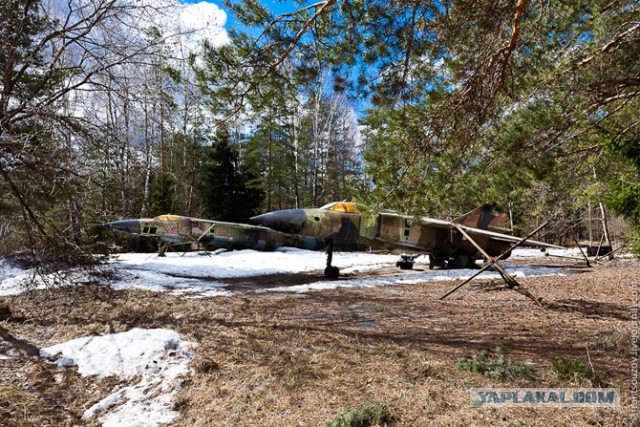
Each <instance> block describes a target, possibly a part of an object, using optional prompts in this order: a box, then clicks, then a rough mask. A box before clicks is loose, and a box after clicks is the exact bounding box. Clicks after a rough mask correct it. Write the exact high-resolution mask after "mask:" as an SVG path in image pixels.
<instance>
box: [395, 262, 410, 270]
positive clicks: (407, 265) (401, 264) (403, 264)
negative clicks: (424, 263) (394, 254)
mask: <svg viewBox="0 0 640 427" xmlns="http://www.w3.org/2000/svg"><path fill="white" fill-rule="evenodd" d="M396 266H398V267H400V270H413V262H410V261H398V262H396Z"/></svg>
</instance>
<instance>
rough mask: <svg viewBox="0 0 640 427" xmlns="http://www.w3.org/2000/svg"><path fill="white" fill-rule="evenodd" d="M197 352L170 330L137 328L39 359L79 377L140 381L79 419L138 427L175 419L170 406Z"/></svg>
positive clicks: (49, 351)
mask: <svg viewBox="0 0 640 427" xmlns="http://www.w3.org/2000/svg"><path fill="white" fill-rule="evenodd" d="M196 346H197V344H195V343H192V342H189V341H183V340H182V337H181V336H180V334H178V333H177V332H174V331H171V330H168V329H138V328H136V329H132V330H130V331H128V332H123V333H119V334H111V335H104V336H90V337H85V338H78V339H75V340H71V341H68V342H65V343H62V344H58V345H54V346H51V347H47V348H43V349H42V350H40V355H41V356H42V357H46V358H48V359H52V360H55V362H56V363H57V364H58V365H60V366H75V365H77V366H78V373H80V374H81V375H98V376H100V377H107V376H110V375H115V376H118V377H121V378H125V379H132V378H134V377H139V378H140V380H139V381H138V382H137V383H136V384H134V385H131V386H118V387H116V388H115V389H114V390H113V392H112V393H111V394H109V395H108V396H107V397H105V398H104V399H102V400H101V401H99V402H98V403H96V404H95V405H93V406H92V407H91V408H89V409H87V410H86V411H85V413H84V415H83V418H85V419H89V418H93V417H96V416H97V417H99V418H98V419H99V421H100V422H101V423H102V425H103V426H106V427H110V426H122V425H126V426H130V427H135V426H140V427H142V426H156V425H160V424H166V423H173V422H175V421H176V420H177V419H178V416H179V413H178V412H176V411H174V410H173V409H172V400H173V397H174V396H175V394H176V393H177V391H178V389H179V382H180V377H181V376H182V375H184V374H186V373H187V371H188V366H189V362H190V361H191V359H192V358H193V357H194V353H193V351H192V350H193V349H194V348H195V347H196Z"/></svg>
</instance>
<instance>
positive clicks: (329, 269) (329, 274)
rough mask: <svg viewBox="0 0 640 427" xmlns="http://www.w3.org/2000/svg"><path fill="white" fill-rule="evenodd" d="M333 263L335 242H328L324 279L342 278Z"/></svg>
mask: <svg viewBox="0 0 640 427" xmlns="http://www.w3.org/2000/svg"><path fill="white" fill-rule="evenodd" d="M331 261H333V240H327V266H326V267H325V269H324V277H326V278H327V279H337V278H338V277H339V276H340V269H339V268H338V267H334V266H333V265H331Z"/></svg>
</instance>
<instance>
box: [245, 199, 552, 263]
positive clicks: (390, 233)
mask: <svg viewBox="0 0 640 427" xmlns="http://www.w3.org/2000/svg"><path fill="white" fill-rule="evenodd" d="M251 222H253V223H255V224H260V225H262V226H265V227H268V228H272V229H275V230H279V231H282V232H286V233H295V234H301V235H305V236H314V237H317V238H321V239H325V240H329V239H330V240H331V241H333V243H334V246H335V248H336V249H341V250H367V249H391V250H393V249H402V250H412V251H417V252H422V253H426V254H429V255H431V256H432V262H433V263H435V265H442V264H443V263H444V262H445V261H446V262H447V264H448V265H449V266H453V267H465V266H467V265H469V264H470V262H472V261H473V260H475V259H481V258H482V255H481V253H480V252H479V251H478V249H477V248H476V247H475V246H474V245H473V244H472V243H471V242H470V241H469V240H468V239H466V238H465V237H464V236H463V235H462V233H460V232H459V231H458V230H457V229H456V226H455V225H454V222H455V224H458V225H460V226H462V227H464V229H465V232H467V233H468V234H469V235H471V236H472V238H473V239H474V241H475V242H476V243H478V244H479V245H480V246H481V247H482V248H483V249H484V250H485V252H487V254H488V255H490V256H497V255H500V254H502V253H503V252H505V251H507V250H508V249H509V247H510V245H511V244H512V243H514V242H517V241H518V240H520V239H519V238H517V237H514V236H510V235H507V234H503V233H500V232H499V231H504V225H505V223H506V216H504V215H503V214H502V215H496V214H494V213H492V212H491V209H490V207H489V206H483V207H481V208H478V209H476V210H474V211H472V212H470V213H468V214H466V215H463V216H462V217H460V218H458V219H457V220H455V221H454V222H450V221H442V220H438V219H433V218H414V217H411V216H406V215H399V214H396V213H378V214H364V213H361V211H360V209H358V207H357V205H356V204H355V203H350V202H336V203H330V204H328V205H326V206H323V207H322V208H318V209H289V210H282V211H275V212H270V213H266V214H264V215H259V216H257V217H253V218H251ZM530 246H539V247H553V245H547V244H545V243H542V242H530Z"/></svg>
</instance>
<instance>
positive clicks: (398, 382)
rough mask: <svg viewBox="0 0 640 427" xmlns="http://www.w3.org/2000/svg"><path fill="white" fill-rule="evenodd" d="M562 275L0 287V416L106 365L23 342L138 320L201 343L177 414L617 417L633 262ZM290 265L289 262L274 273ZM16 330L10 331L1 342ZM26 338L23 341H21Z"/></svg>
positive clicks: (58, 421)
mask: <svg viewBox="0 0 640 427" xmlns="http://www.w3.org/2000/svg"><path fill="white" fill-rule="evenodd" d="M581 271H582V273H578V274H574V275H571V276H566V277H548V278H534V279H525V280H522V283H523V285H524V286H526V287H527V289H529V290H530V291H531V292H532V293H533V294H535V295H537V296H542V297H543V298H544V300H545V306H544V307H539V306H537V305H536V304H534V303H533V302H531V301H530V300H528V299H526V298H524V297H522V296H521V295H520V294H518V293H515V292H513V291H509V290H506V289H505V288H503V287H502V286H500V285H499V284H475V285H472V286H469V287H466V288H463V289H462V290H461V291H460V292H458V293H456V294H454V295H452V297H451V299H448V300H445V301H439V300H438V297H439V296H440V295H442V294H443V293H444V292H445V289H446V288H447V287H450V286H451V285H452V283H451V282H442V283H433V282H429V283H425V284H421V285H410V286H403V287H388V288H370V289H349V290H335V291H324V292H317V293H310V294H307V295H297V294H258V295H254V294H247V295H243V296H237V297H233V298H207V299H186V298H179V297H175V296H170V295H168V294H157V293H149V292H142V291H123V292H111V291H109V290H108V289H104V288H98V287H93V288H90V289H83V290H60V291H52V292H34V293H31V294H27V295H22V296H16V297H7V298H3V301H0V302H4V303H6V304H8V305H9V307H10V308H11V318H9V319H8V320H5V321H4V322H1V323H0V328H2V330H3V331H4V332H3V335H2V336H3V337H4V341H2V342H0V343H2V346H4V347H3V348H0V350H2V351H3V352H5V350H7V349H9V348H10V349H11V350H12V351H13V352H14V355H15V357H14V358H13V359H11V360H9V361H0V373H1V374H2V375H1V376H0V424H1V425H7V426H14V425H16V426H17V425H25V426H26V425H79V424H82V422H81V420H80V418H79V417H80V416H81V414H82V412H83V411H84V410H85V409H86V408H88V407H89V406H90V405H91V404H93V403H94V402H95V401H96V400H97V399H99V398H101V397H103V396H104V395H106V394H107V391H108V389H109V388H110V387H112V386H113V382H114V381H116V380H114V379H111V380H109V379H107V380H102V381H95V380H94V379H87V378H83V377H80V376H78V375H77V374H75V372H74V370H73V369H70V368H59V367H56V366H51V365H48V364H46V363H44V362H43V361H42V360H41V359H39V358H38V357H37V356H33V355H30V354H29V352H30V351H31V352H33V350H34V349H36V350H37V348H41V347H43V346H47V345H52V344H55V343H59V342H62V341H65V340H69V339H72V338H77V337H80V336H85V335H90V334H104V333H111V332H122V331H126V330H129V329H131V328H133V327H141V328H155V327H162V328H170V329H175V330H177V331H179V332H181V333H183V334H184V335H185V336H186V338H187V339H188V340H192V341H196V342H198V343H199V347H198V350H197V353H198V356H197V358H196V359H195V360H194V361H193V364H192V367H193V373H192V375H191V376H190V377H189V378H185V380H184V383H183V388H182V391H181V392H180V393H179V395H178V396H177V398H176V400H175V408H176V409H177V410H180V411H181V413H182V416H181V419H180V422H179V425H184V426H192V425H198V426H255V425H260V426H296V425H300V426H316V425H324V423H325V422H327V421H329V420H331V419H333V418H334V417H335V416H336V415H337V414H338V413H340V411H341V410H342V409H343V408H344V407H349V408H356V407H359V406H361V405H365V404H371V403H374V402H382V403H384V404H386V405H387V406H388V408H389V411H390V414H391V416H392V417H393V425H398V426H422V425H425V426H426V425H437V426H460V425H471V426H474V425H502V426H509V425H527V426H553V425H558V426H560V425H623V418H624V416H625V415H628V414H629V413H630V410H629V408H628V404H629V402H628V399H629V393H628V392H627V390H629V385H630V384H629V380H630V367H629V356H628V354H629V352H628V351H629V347H628V345H629V344H628V342H627V341H628V340H629V333H630V332H629V330H630V315H631V313H630V310H629V308H628V307H629V305H630V301H631V288H630V284H631V281H632V280H635V279H634V278H635V277H638V276H639V275H640V265H639V264H638V263H637V262H635V261H623V262H616V263H615V264H607V265H605V266H599V267H597V268H595V269H594V270H586V269H584V270H581ZM282 280H283V281H284V280H286V277H284V278H283V279H282ZM12 340H13V341H12ZM497 344H503V345H504V346H505V347H506V348H507V349H508V350H509V356H510V357H513V358H514V359H516V360H519V361H522V362H526V363H529V364H531V365H532V366H534V367H535V368H536V372H537V376H536V380H535V382H533V383H532V382H529V381H528V380H526V379H523V378H515V379H513V380H511V381H509V382H502V381H501V380H497V379H491V378H486V377H484V376H482V375H480V374H474V373H471V372H466V371H462V370H460V369H459V368H458V366H457V364H458V360H459V359H460V358H461V357H469V356H474V355H478V354H480V353H481V352H482V351H483V350H489V351H492V350H494V349H495V347H496V345H497ZM587 347H588V349H589V357H590V360H591V362H592V363H593V366H594V369H595V370H596V371H597V372H598V373H599V374H600V375H601V376H602V377H603V378H606V381H607V384H608V385H609V386H612V387H617V388H620V389H621V390H622V401H623V407H622V408H620V409H614V410H612V409H550V408H546V409H513V408H497V409H477V408H471V407H470V406H469V404H468V403H469V402H468V400H469V394H468V389H469V388H472V387H493V386H506V387H519V386H522V387H532V386H540V387H556V386H589V385H590V384H589V382H588V380H585V379H582V380H581V381H582V382H580V383H575V384H574V383H571V382H567V381H566V380H563V379H561V378H560V377H559V376H558V375H557V374H556V373H554V372H553V371H552V369H551V363H552V361H553V360H554V358H555V357H558V356H561V357H564V358H567V359H570V360H576V359H578V358H581V357H585V356H586V348H587ZM20 352H22V353H20Z"/></svg>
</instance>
